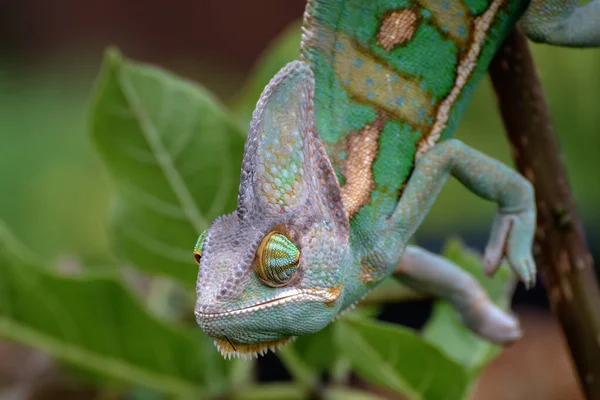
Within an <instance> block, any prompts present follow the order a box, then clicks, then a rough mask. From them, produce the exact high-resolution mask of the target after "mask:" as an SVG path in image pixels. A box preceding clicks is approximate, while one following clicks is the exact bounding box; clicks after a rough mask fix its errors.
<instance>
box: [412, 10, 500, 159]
mask: <svg viewBox="0 0 600 400" xmlns="http://www.w3.org/2000/svg"><path fill="white" fill-rule="evenodd" d="M504 2H505V0H494V1H493V2H492V4H491V5H490V7H489V8H488V9H487V10H486V12H485V13H483V14H482V15H480V16H479V17H477V18H475V20H474V21H473V28H472V29H473V37H472V40H471V41H470V43H469V48H468V50H467V52H466V54H464V55H463V56H462V57H461V58H460V61H459V63H458V67H457V73H456V78H455V80H454V86H453V87H452V90H451V91H450V94H448V96H446V97H445V98H444V99H443V100H442V101H441V103H440V105H439V107H438V109H437V113H436V116H435V120H434V123H433V126H432V128H431V130H430V131H429V132H428V133H427V134H426V135H424V136H423V138H422V139H421V140H420V141H419V144H418V146H417V153H416V156H415V161H416V160H418V159H419V158H421V157H422V156H423V154H425V153H426V152H427V150H429V149H430V148H431V147H433V146H434V145H435V144H436V143H437V141H438V140H439V138H440V136H441V135H442V132H443V131H444V128H445V127H446V124H447V123H448V119H449V118H450V110H451V109H452V106H453V105H454V102H455V101H456V99H457V98H458V96H459V95H460V93H461V92H462V90H463V88H464V87H465V85H466V84H467V82H468V80H469V77H470V76H471V73H473V70H474V69H475V66H476V65H477V59H478V58H479V53H480V52H481V48H482V46H483V42H484V41H485V39H486V37H487V32H488V30H489V29H490V26H491V25H492V22H493V21H494V17H495V16H496V14H497V13H498V10H499V9H500V6H501V5H502V4H503V3H504Z"/></svg>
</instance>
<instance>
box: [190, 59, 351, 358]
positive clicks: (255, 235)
mask: <svg viewBox="0 0 600 400" xmlns="http://www.w3.org/2000/svg"><path fill="white" fill-rule="evenodd" d="M313 91H314V83H313V76H312V72H311V71H310V69H309V67H308V66H307V65H306V64H304V63H303V62H300V61H294V62H292V63H290V64H288V65H287V66H286V67H285V68H283V69H282V70H281V71H280V72H279V73H278V74H277V75H276V76H275V77H274V78H273V79H272V80H271V82H270V83H269V85H268V86H267V87H266V88H265V90H264V92H263V94H262V95H261V97H260V100H259V101H258V104H257V107H256V110H255V112H254V116H253V119H252V123H251V126H250V132H249V134H248V138H247V140H246V146H245V151H244V159H243V164H242V173H241V182H240V189H239V194H238V207H237V210H236V211H235V212H234V213H232V214H230V215H226V216H222V217H220V218H218V219H216V220H215V221H214V222H213V223H212V225H211V226H210V228H209V229H208V230H207V231H206V232H205V233H203V234H202V235H201V236H200V238H199V239H198V243H197V245H196V249H195V257H196V261H197V262H198V264H199V272H198V281H197V285H196V292H197V302H196V308H195V314H196V320H197V321H198V324H199V325H200V327H201V328H202V329H203V330H204V332H206V333H207V334H208V335H210V336H211V337H213V338H214V340H215V344H216V345H217V347H218V348H219V350H220V351H221V353H222V354H223V355H224V356H226V357H232V356H234V357H248V356H253V355H257V354H262V353H264V352H266V350H268V349H272V350H275V349H276V348H277V347H279V346H280V345H281V344H283V343H285V342H288V341H290V340H291V339H293V338H294V337H295V336H298V335H305V334H310V333H313V332H316V331H318V330H320V329H322V328H323V327H324V326H325V325H327V324H328V323H329V322H331V321H332V320H333V319H334V318H335V316H336V315H337V313H338V311H339V309H340V307H341V304H342V298H343V285H344V282H343V281H342V277H343V275H344V274H343V273H340V271H339V269H340V268H341V267H342V266H343V264H344V258H345V256H346V252H347V250H346V249H347V247H348V246H347V244H348V229H349V227H348V217H347V214H346V210H345V208H344V205H343V204H342V200H341V196H340V186H339V183H338V181H337V178H336V176H335V173H334V172H333V168H332V166H331V163H330V162H329V159H328V157H327V154H326V152H325V149H324V147H323V145H322V144H321V142H320V140H319V138H318V136H317V133H316V126H315V119H314V113H313Z"/></svg>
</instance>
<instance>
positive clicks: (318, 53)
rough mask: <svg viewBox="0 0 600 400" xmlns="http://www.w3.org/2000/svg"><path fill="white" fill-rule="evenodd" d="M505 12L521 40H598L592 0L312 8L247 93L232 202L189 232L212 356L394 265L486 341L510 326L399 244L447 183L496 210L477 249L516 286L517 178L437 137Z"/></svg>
mask: <svg viewBox="0 0 600 400" xmlns="http://www.w3.org/2000/svg"><path fill="white" fill-rule="evenodd" d="M517 22H519V23H520V26H521V29H523V30H524V32H525V33H526V34H527V35H528V36H529V37H530V38H532V39H533V40H535V41H538V42H545V43H551V44H556V45H566V46H581V47H584V46H598V45H600V0H594V1H592V2H590V3H588V4H586V5H583V6H582V5H579V1H578V0H548V1H541V0H540V1H536V0H533V1H532V2H531V4H530V2H529V1H524V0H311V1H308V4H307V6H306V10H305V13H304V22H303V28H302V42H301V49H300V59H299V60H298V61H294V62H291V63H290V64H288V65H287V66H285V67H284V68H283V69H282V70H281V71H280V72H279V73H278V74H277V75H276V76H275V77H274V78H273V79H272V80H271V82H270V83H269V84H268V86H267V87H266V88H265V89H264V92H263V93H262V95H261V97H260V99H259V101H258V103H257V106H256V109H255V111H254V115H253V119H252V122H251V125H250V130H249V134H248V138H247V141H246V145H245V152H244V158H243V163H242V172H241V183H240V187H239V194H238V207H237V210H236V211H235V212H233V213H232V214H229V215H225V216H222V217H219V218H217V219H216V220H215V221H214V222H213V223H212V224H211V226H210V227H209V229H208V230H207V231H205V232H204V233H202V235H201V236H200V237H199V238H198V241H197V244H196V247H195V249H194V256H195V258H196V261H197V262H198V264H199V272H198V281H197V286H196V288H197V302H196V307H195V315H196V319H197V322H198V324H199V325H200V327H201V328H202V329H203V330H204V332H206V333H207V334H208V335H210V336H211V337H213V338H214V340H215V344H216V345H217V347H218V348H219V350H220V351H221V353H222V354H223V355H224V356H226V357H244V358H245V357H249V356H253V355H257V354H264V352H266V351H267V350H268V349H272V350H275V349H276V348H278V347H279V346H280V345H282V344H284V343H286V342H289V341H290V340H291V339H293V338H294V337H296V336H299V335H307V334H311V333H314V332H316V331H318V330H320V329H322V328H324V327H325V326H326V325H327V324H329V323H330V322H332V321H333V320H334V319H335V318H336V316H337V315H338V314H339V313H340V312H341V311H343V310H345V309H347V308H349V307H350V306H352V305H353V304H355V303H356V302H358V301H359V300H360V299H361V298H363V297H364V296H365V295H366V294H367V293H368V292H369V290H371V289H372V288H374V287H375V286H376V285H377V284H378V283H380V282H381V281H382V280H383V279H384V278H386V277H388V276H390V275H392V274H393V275H394V276H395V277H397V278H398V279H400V280H401V281H402V282H404V283H406V284H408V285H409V286H411V287H413V288H416V289H418V290H421V291H424V292H427V293H430V294H433V295H435V296H439V297H442V298H444V299H446V300H447V301H449V302H450V303H451V304H452V305H453V306H454V307H455V308H456V310H457V311H458V313H459V314H460V315H461V317H462V320H463V321H464V323H465V324H466V325H467V326H468V327H469V328H470V329H472V330H473V331H474V332H476V333H477V334H479V335H481V336H482V337H484V338H486V339H488V340H490V341H493V342H495V343H500V344H506V343H511V342H513V341H514V340H517V339H518V338H519V337H520V336H521V331H520V328H519V324H518V322H517V321H516V319H514V318H513V317H512V316H510V315H508V314H506V313H505V312H504V311H502V310H500V309H499V308H497V307H496V306H495V305H494V304H493V303H492V302H491V301H490V300H489V299H488V298H487V296H486V293H485V291H484V290H483V289H482V288H481V287H480V286H479V284H478V283H477V281H476V280H475V279H474V278H472V277H471V276H470V275H468V274H467V273H465V272H464V271H463V270H461V269H460V268H459V267H458V266H456V265H454V264H452V263H451V262H450V261H448V260H445V259H443V258H441V257H439V256H437V255H434V254H432V253H429V252H427V251H425V250H423V249H420V248H418V247H416V246H412V245H408V244H407V243H408V241H409V239H410V238H411V237H412V235H413V233H414V232H415V231H416V229H417V228H418V227H419V225H420V223H421V221H422V220H423V218H424V217H425V215H426V214H427V212H428V211H429V209H430V207H431V206H432V204H433V202H434V201H435V198H436V196H437V194H438V193H439V191H440V190H441V188H442V186H443V184H444V182H445V181H446V179H447V178H448V177H449V176H453V177H455V178H457V179H458V180H459V181H460V182H462V183H463V184H464V185H465V186H466V187H467V188H468V189H470V190H471V191H472V192H474V193H475V194H477V195H479V196H481V197H482V198H485V199H487V200H491V201H494V202H495V203H497V204H498V211H497V214H496V217H495V220H494V223H493V227H492V231H491V235H490V239H489V242H488V245H487V248H486V251H485V255H484V269H485V271H486V273H487V274H488V275H493V274H494V272H495V271H496V270H497V268H498V266H499V265H500V263H501V261H502V260H503V259H504V258H506V259H507V260H508V262H509V265H510V266H511V268H512V270H513V271H514V272H515V274H516V275H517V276H518V277H519V278H520V279H521V280H522V281H523V282H524V283H525V284H526V286H527V287H530V286H531V285H532V284H533V283H534V282H535V274H536V267H535V263H534V261H533V258H532V255H531V246H532V241H533V234H534V230H535V218H536V210H535V203H534V192H533V188H532V186H531V184H530V183H529V182H528V181H527V180H525V179H524V178H523V177H522V176H521V175H519V174H518V173H516V172H515V171H513V170H512V169H511V168H509V167H507V166H505V165H503V164H500V163H499V162H497V161H495V160H492V159H490V158H489V157H487V156H485V155H484V154H481V153H479V152H478V151H476V150H474V149H472V148H469V147H468V146H466V145H465V144H463V143H462V142H460V141H458V140H456V139H451V138H450V137H451V135H452V134H453V132H454V131H455V129H456V127H457V124H458V122H459V120H460V118H461V116H462V114H463V111H464V109H465V107H466V105H467V102H468V101H469V98H470V95H471V93H472V92H473V89H474V88H475V85H476V83H477V82H478V81H479V79H480V78H481V77H482V76H483V75H484V74H485V73H486V71H487V67H488V64H489V63H490V61H491V59H492V57H493V55H494V54H495V52H496V51H497V49H498V48H499V47H500V45H501V44H502V43H503V41H504V39H505V38H506V36H507V35H508V33H509V32H510V31H511V30H512V29H514V28H515V26H516V24H517Z"/></svg>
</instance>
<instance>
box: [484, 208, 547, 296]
mask: <svg viewBox="0 0 600 400" xmlns="http://www.w3.org/2000/svg"><path fill="white" fill-rule="evenodd" d="M534 229H535V212H530V211H524V212H521V213H518V214H505V213H502V212H500V211H499V212H498V213H497V214H496V217H495V219H494V224H493V226H492V232H491V234H490V239H489V241H488V244H487V246H486V249H485V255H484V271H485V273H486V275H488V276H490V277H491V276H493V275H494V274H495V273H496V271H497V270H498V268H499V267H500V264H501V263H502V260H503V258H504V257H506V259H507V261H508V263H509V265H510V267H511V269H512V270H513V272H514V273H515V275H517V277H518V278H519V279H520V280H521V281H523V283H524V284H525V287H526V288H527V289H530V288H532V287H533V285H534V284H535V275H536V266H535V262H534V261H533V257H532V255H531V245H532V241H533V233H534Z"/></svg>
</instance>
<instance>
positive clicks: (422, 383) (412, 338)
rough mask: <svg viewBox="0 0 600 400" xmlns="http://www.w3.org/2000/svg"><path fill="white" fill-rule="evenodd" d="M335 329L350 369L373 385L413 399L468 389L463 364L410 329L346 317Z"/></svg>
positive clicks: (449, 399)
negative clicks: (350, 365) (350, 364)
mask: <svg viewBox="0 0 600 400" xmlns="http://www.w3.org/2000/svg"><path fill="white" fill-rule="evenodd" d="M335 330H336V343H337V344H338V346H339V348H340V351H341V352H343V354H344V355H345V356H346V357H347V358H348V360H350V362H351V363H352V367H353V369H354V370H355V371H356V372H357V373H358V374H359V375H360V376H361V377H362V378H363V379H366V380H367V381H369V382H371V383H373V384H375V385H380V386H384V387H387V388H389V389H391V390H393V391H396V392H398V393H402V394H404V395H405V396H408V397H409V398H410V399H413V400H414V399H423V400H428V399H431V400H433V399H435V400H440V399H444V400H454V399H457V400H458V399H461V398H462V396H463V394H464V392H465V390H466V386H467V382H468V381H467V376H466V373H465V370H464V368H463V367H462V366H461V365H460V364H458V363H457V362H455V361H453V360H452V359H450V358H449V357H448V356H446V355H445V354H444V353H443V352H442V351H441V350H439V349H438V348H437V347H435V346H434V345H432V344H430V343H428V342H427V341H425V340H423V338H421V337H420V336H419V335H417V334H416V333H415V332H413V331H412V330H410V329H407V328H404V327H402V326H398V325H394V324H389V323H383V322H377V321H369V320H366V319H354V318H348V317H346V318H342V319H341V320H340V321H339V322H337V324H336V325H335Z"/></svg>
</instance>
